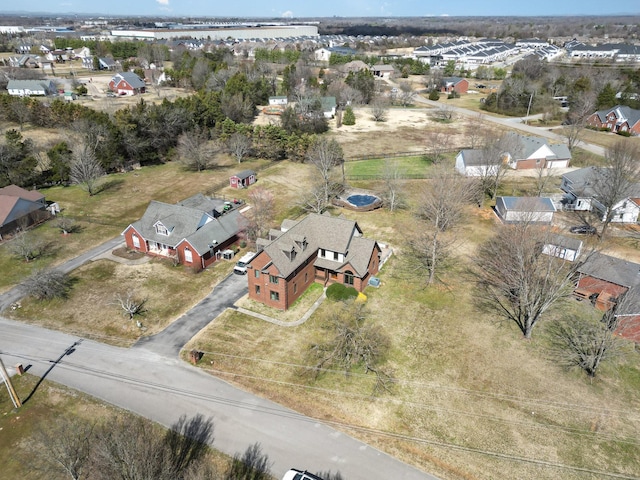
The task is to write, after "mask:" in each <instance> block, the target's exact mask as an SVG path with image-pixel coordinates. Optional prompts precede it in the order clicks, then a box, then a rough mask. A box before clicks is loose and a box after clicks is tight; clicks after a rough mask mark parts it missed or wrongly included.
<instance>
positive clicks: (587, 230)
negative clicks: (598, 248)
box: [569, 225, 596, 235]
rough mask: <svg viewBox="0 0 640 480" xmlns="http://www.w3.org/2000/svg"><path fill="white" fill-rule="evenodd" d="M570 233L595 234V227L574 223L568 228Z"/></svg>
mask: <svg viewBox="0 0 640 480" xmlns="http://www.w3.org/2000/svg"><path fill="white" fill-rule="evenodd" d="M569 231H570V232H571V233H577V234H578V235H595V234H596V227H592V226H591V225H576V226H573V227H571V228H569Z"/></svg>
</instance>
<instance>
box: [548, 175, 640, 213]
mask: <svg viewBox="0 0 640 480" xmlns="http://www.w3.org/2000/svg"><path fill="white" fill-rule="evenodd" d="M608 170H609V169H608V168H605V167H586V168H579V169H578V170H574V171H573V172H568V173H565V174H564V175H562V183H561V184H560V189H561V190H562V191H563V192H565V194H564V196H563V197H562V205H563V207H562V208H563V210H569V211H583V212H595V213H597V214H598V216H599V217H600V219H601V220H603V221H604V219H605V217H606V215H607V209H606V207H605V206H604V205H602V203H600V202H599V201H598V194H597V188H596V185H597V183H598V182H603V181H606V180H605V177H606V175H607V172H608ZM612 210H613V211H614V214H613V217H612V220H611V221H612V222H614V223H636V222H637V221H638V216H639V215H640V184H636V185H634V186H633V188H632V189H631V191H630V192H629V195H628V196H627V197H625V198H624V199H622V200H620V201H619V202H618V203H616V204H615V205H614V206H613V208H612Z"/></svg>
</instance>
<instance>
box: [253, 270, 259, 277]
mask: <svg viewBox="0 0 640 480" xmlns="http://www.w3.org/2000/svg"><path fill="white" fill-rule="evenodd" d="M253 274H254V275H255V277H256V278H260V270H258V269H255V270H254V271H253Z"/></svg>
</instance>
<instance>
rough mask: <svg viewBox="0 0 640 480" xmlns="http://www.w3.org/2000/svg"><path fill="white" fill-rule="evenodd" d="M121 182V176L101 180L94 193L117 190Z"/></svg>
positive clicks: (122, 182)
mask: <svg viewBox="0 0 640 480" xmlns="http://www.w3.org/2000/svg"><path fill="white" fill-rule="evenodd" d="M123 184H124V180H123V179H122V178H110V179H109V180H106V181H104V182H102V183H101V184H100V185H99V186H98V188H97V189H96V193H95V194H94V195H97V194H99V193H102V192H107V191H109V190H119V189H120V187H122V185H123Z"/></svg>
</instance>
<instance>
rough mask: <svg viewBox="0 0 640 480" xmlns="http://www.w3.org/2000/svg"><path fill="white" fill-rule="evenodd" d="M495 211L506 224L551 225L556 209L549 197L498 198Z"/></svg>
mask: <svg viewBox="0 0 640 480" xmlns="http://www.w3.org/2000/svg"><path fill="white" fill-rule="evenodd" d="M495 211H496V214H497V215H498V217H499V218H500V220H502V221H503V222H504V223H523V222H527V223H541V224H546V225H550V224H551V222H553V214H554V213H555V212H556V207H555V205H554V204H553V202H552V201H551V199H550V198H547V197H497V198H496V206H495Z"/></svg>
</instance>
